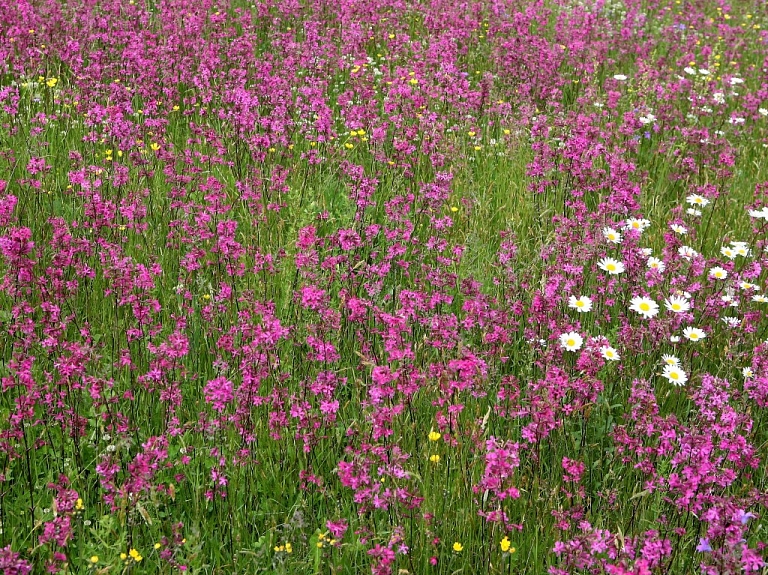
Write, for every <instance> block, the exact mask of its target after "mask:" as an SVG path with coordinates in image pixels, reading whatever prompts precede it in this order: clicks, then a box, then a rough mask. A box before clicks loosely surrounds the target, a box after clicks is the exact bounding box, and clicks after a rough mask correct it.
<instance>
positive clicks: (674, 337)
mask: <svg viewBox="0 0 768 575" xmlns="http://www.w3.org/2000/svg"><path fill="white" fill-rule="evenodd" d="M669 341H671V342H672V343H678V342H679V341H680V336H679V335H670V336H669Z"/></svg>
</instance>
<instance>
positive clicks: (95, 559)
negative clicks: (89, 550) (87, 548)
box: [91, 555, 99, 563]
mask: <svg viewBox="0 0 768 575" xmlns="http://www.w3.org/2000/svg"><path fill="white" fill-rule="evenodd" d="M98 562H99V556H98V555H91V563H98Z"/></svg>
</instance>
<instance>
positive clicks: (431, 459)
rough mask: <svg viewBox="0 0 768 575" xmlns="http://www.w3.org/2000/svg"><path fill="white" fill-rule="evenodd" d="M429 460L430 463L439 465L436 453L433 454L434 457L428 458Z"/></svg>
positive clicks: (438, 457)
mask: <svg viewBox="0 0 768 575" xmlns="http://www.w3.org/2000/svg"><path fill="white" fill-rule="evenodd" d="M429 460H430V461H431V462H432V463H440V456H439V455H438V454H437V453H435V454H434V455H430V456H429Z"/></svg>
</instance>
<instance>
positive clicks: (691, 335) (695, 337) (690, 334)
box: [683, 326, 707, 341]
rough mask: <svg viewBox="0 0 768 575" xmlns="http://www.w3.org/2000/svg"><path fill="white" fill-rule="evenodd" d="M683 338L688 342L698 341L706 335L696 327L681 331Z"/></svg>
mask: <svg viewBox="0 0 768 575" xmlns="http://www.w3.org/2000/svg"><path fill="white" fill-rule="evenodd" d="M683 336H685V338H686V339H689V340H690V341H699V340H700V339H704V338H705V337H707V334H706V333H704V332H703V331H702V330H700V329H699V328H698V327H690V326H689V327H686V328H685V329H684V330H683Z"/></svg>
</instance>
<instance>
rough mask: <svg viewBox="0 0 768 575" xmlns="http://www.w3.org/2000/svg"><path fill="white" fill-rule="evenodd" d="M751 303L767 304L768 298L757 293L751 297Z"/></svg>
mask: <svg viewBox="0 0 768 575" xmlns="http://www.w3.org/2000/svg"><path fill="white" fill-rule="evenodd" d="M752 301H754V302H757V303H768V297H765V296H764V295H762V294H759V293H758V294H755V295H753V296H752Z"/></svg>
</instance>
